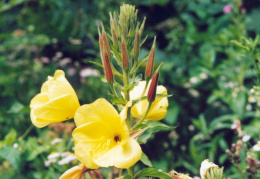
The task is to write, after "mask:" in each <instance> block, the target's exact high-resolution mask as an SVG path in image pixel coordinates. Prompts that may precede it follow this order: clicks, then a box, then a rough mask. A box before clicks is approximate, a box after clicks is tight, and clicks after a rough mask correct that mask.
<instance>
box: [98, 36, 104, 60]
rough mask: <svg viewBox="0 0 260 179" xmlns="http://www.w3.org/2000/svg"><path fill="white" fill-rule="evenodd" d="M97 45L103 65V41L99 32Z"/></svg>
mask: <svg viewBox="0 0 260 179" xmlns="http://www.w3.org/2000/svg"><path fill="white" fill-rule="evenodd" d="M99 47H100V56H101V60H102V63H103V65H104V42H103V37H102V35H101V34H99Z"/></svg>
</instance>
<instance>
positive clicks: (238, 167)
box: [234, 163, 245, 179]
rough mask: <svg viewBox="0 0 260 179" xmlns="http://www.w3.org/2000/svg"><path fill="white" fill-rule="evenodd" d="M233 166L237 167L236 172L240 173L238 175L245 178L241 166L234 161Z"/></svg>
mask: <svg viewBox="0 0 260 179" xmlns="http://www.w3.org/2000/svg"><path fill="white" fill-rule="evenodd" d="M234 165H235V167H236V168H237V169H238V172H239V173H240V175H241V176H242V179H245V177H244V175H243V172H242V171H241V168H240V166H239V165H237V164H236V163H234Z"/></svg>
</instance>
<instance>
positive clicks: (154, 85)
mask: <svg viewBox="0 0 260 179" xmlns="http://www.w3.org/2000/svg"><path fill="white" fill-rule="evenodd" d="M158 79H159V73H158V72H155V73H154V75H153V78H152V81H151V84H150V87H149V90H148V94H147V99H148V101H149V102H153V101H154V100H155V97H156V89H157V83H158Z"/></svg>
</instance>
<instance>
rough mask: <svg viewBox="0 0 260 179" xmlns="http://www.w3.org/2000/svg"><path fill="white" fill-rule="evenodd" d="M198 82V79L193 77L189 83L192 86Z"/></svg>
mask: <svg viewBox="0 0 260 179" xmlns="http://www.w3.org/2000/svg"><path fill="white" fill-rule="evenodd" d="M198 81H199V80H198V78H197V77H195V76H193V77H191V78H190V82H191V83H192V84H195V83H197V82H198Z"/></svg>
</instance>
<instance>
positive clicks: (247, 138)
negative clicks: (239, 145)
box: [242, 135, 251, 142]
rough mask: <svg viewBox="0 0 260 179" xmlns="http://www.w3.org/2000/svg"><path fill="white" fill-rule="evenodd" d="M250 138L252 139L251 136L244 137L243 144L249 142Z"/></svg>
mask: <svg viewBox="0 0 260 179" xmlns="http://www.w3.org/2000/svg"><path fill="white" fill-rule="evenodd" d="M250 138H251V136H250V135H244V136H243V138H242V141H243V142H247V141H249V140H250Z"/></svg>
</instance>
